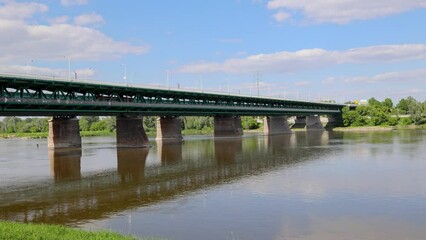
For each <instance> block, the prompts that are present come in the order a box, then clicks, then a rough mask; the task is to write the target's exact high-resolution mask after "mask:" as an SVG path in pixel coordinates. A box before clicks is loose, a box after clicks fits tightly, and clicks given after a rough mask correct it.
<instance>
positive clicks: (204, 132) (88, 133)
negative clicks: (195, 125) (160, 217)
mask: <svg viewBox="0 0 426 240" xmlns="http://www.w3.org/2000/svg"><path fill="white" fill-rule="evenodd" d="M208 134H213V130H212V129H205V130H192V129H188V130H182V135H208ZM48 135H49V133H48V132H40V133H0V138H23V139H39V138H47V137H48ZM146 135H147V136H148V137H155V136H157V132H155V131H147V132H146ZM80 136H82V137H111V136H115V132H108V131H80Z"/></svg>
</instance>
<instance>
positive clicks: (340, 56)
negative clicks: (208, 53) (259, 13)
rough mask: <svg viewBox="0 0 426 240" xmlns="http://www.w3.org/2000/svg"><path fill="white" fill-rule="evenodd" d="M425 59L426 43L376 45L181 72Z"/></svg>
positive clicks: (193, 66) (192, 66)
mask: <svg viewBox="0 0 426 240" xmlns="http://www.w3.org/2000/svg"><path fill="white" fill-rule="evenodd" d="M425 58H426V44H403V45H378V46H370V47H362V48H353V49H348V50H343V51H329V50H325V49H318V48H313V49H303V50H299V51H295V52H287V51H282V52H276V53H269V54H258V55H252V56H248V57H246V58H233V59H228V60H225V61H224V62H223V63H218V62H199V63H194V64H189V65H186V66H183V67H181V68H180V69H179V71H180V72H184V73H207V72H226V73H253V72H255V71H261V72H265V73H286V72H287V73H288V72H297V71H302V70H303V71H304V70H307V69H315V68H319V67H326V66H332V65H337V64H349V63H375V62H377V63H389V62H397V61H407V60H415V59H425Z"/></svg>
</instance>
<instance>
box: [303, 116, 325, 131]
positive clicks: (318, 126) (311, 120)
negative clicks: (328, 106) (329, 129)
mask: <svg viewBox="0 0 426 240" xmlns="http://www.w3.org/2000/svg"><path fill="white" fill-rule="evenodd" d="M306 130H307V131H324V130H325V128H324V126H323V125H322V123H321V118H320V116H306Z"/></svg>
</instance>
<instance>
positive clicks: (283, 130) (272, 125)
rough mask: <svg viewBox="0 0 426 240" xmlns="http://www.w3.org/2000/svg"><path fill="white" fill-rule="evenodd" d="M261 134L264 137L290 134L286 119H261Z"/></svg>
mask: <svg viewBox="0 0 426 240" xmlns="http://www.w3.org/2000/svg"><path fill="white" fill-rule="evenodd" d="M263 123H264V124H263V133H265V134H266V135H277V134H291V133H292V132H291V130H290V128H289V127H288V122H287V117H284V116H269V117H265V118H264V119H263Z"/></svg>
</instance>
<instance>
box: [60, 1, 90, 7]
mask: <svg viewBox="0 0 426 240" xmlns="http://www.w3.org/2000/svg"><path fill="white" fill-rule="evenodd" d="M88 2H89V1H88V0H61V4H62V5H63V6H74V5H86V4H87V3H88Z"/></svg>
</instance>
